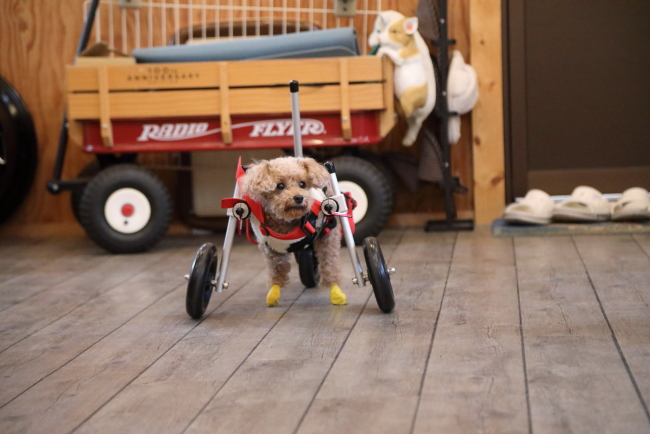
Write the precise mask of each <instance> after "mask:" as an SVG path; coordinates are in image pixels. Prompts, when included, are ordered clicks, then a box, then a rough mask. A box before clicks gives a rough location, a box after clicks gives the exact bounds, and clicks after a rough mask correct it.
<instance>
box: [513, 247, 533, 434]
mask: <svg viewBox="0 0 650 434" xmlns="http://www.w3.org/2000/svg"><path fill="white" fill-rule="evenodd" d="M512 256H513V258H514V266H515V281H516V283H517V309H518V310H519V339H520V341H521V360H522V363H523V370H524V386H525V388H526V411H527V413H528V432H529V434H533V414H532V410H531V408H530V392H529V389H528V368H527V366H526V347H525V346H524V326H523V321H522V315H521V295H520V291H519V270H518V268H517V248H516V246H515V238H514V237H512Z"/></svg>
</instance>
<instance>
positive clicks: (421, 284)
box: [297, 230, 456, 434]
mask: <svg viewBox="0 0 650 434" xmlns="http://www.w3.org/2000/svg"><path fill="white" fill-rule="evenodd" d="M455 239H456V234H423V233H422V232H421V231H419V230H410V231H408V232H407V233H406V234H405V236H404V238H403V239H402V241H401V243H400V245H399V247H398V248H397V250H396V251H395V253H394V254H393V257H392V260H391V264H390V265H391V266H392V267H395V268H396V269H397V273H396V274H394V275H393V276H392V279H391V280H392V284H393V290H394V291H395V297H396V308H395V311H394V312H393V313H391V314H389V315H386V314H382V313H381V312H380V311H379V309H378V308H377V306H376V305H374V303H372V300H371V302H370V303H369V304H368V306H366V308H365V310H364V311H363V313H362V315H361V316H360V318H359V321H358V323H357V325H356V326H355V327H354V330H353V331H352V333H351V334H350V337H349V338H348V340H347V342H346V344H345V347H344V348H343V349H342V351H341V353H340V355H339V357H338V359H337V360H336V363H335V364H334V366H333V367H332V370H331V371H330V372H329V374H328V376H327V378H326V379H325V382H324V383H323V385H322V387H321V388H320V390H319V393H318V395H316V397H315V399H314V402H313V404H312V405H311V408H310V409H309V411H308V413H307V414H306V416H305V418H304V421H303V423H302V424H301V426H300V427H299V429H298V431H297V432H298V433H301V434H302V433H321V432H330V433H341V432H359V433H361V432H368V433H382V432H383V433H402V432H409V430H410V429H411V425H412V423H413V416H414V414H415V409H416V406H417V401H418V395H419V392H420V384H421V381H422V376H423V374H424V369H425V366H426V361H427V356H428V353H429V342H430V337H431V333H432V331H433V328H434V324H435V319H436V317H437V315H438V309H439V308H440V300H441V298H442V293H443V290H444V287H445V283H446V281H447V275H448V273H449V268H450V263H451V256H452V251H453V246H454V243H455ZM369 409H372V411H369Z"/></svg>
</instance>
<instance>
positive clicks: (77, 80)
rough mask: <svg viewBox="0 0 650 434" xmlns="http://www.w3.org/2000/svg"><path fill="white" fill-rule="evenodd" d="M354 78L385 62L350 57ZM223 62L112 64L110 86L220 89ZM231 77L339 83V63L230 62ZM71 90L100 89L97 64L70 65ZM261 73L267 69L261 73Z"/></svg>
mask: <svg viewBox="0 0 650 434" xmlns="http://www.w3.org/2000/svg"><path fill="white" fill-rule="evenodd" d="M345 59H349V62H350V81H351V82H353V83H355V82H372V81H376V82H379V81H382V80H383V75H382V66H381V60H380V59H378V58H376V57H375V56H365V57H350V58H345ZM219 63H221V62H201V63H162V64H156V63H151V64H140V65H132V66H108V75H109V88H110V90H111V91H116V90H137V89H192V88H194V89H206V88H217V87H219V86H220V81H219V74H220V73H219ZM226 63H227V65H228V72H229V75H230V77H231V79H230V86H232V87H245V86H275V85H282V84H284V85H288V83H289V81H290V80H298V81H299V82H300V84H317V83H337V82H338V81H339V64H338V59H337V58H327V59H309V61H308V62H306V61H305V60H304V59H275V60H250V61H233V62H226ZM66 71H67V76H68V92H89V91H95V92H96V91H97V90H98V88H99V83H98V81H97V72H96V67H88V66H68V67H67V68H66ZM260 71H264V73H263V74H260Z"/></svg>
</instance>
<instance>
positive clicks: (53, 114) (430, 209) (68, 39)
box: [0, 0, 473, 231]
mask: <svg viewBox="0 0 650 434" xmlns="http://www.w3.org/2000/svg"><path fill="white" fill-rule="evenodd" d="M82 3H83V0H58V1H43V0H40V1H39V0H2V1H0V74H2V75H3V76H4V77H5V78H6V79H7V80H8V81H9V82H10V83H12V85H13V86H14V87H15V88H16V89H17V90H18V92H19V93H20V94H21V96H22V97H23V99H24V100H25V102H26V104H27V106H28V107H29V109H30V111H31V113H32V116H33V117H34V122H35V125H36V132H37V135H38V142H39V163H38V170H37V175H36V179H35V183H34V186H33V187H32V190H31V192H30V194H29V196H28V198H27V200H26V201H25V202H24V203H23V205H22V206H21V207H20V209H19V210H18V211H17V212H16V213H15V215H13V216H12V217H11V218H10V219H9V221H8V222H7V223H6V224H5V226H18V225H24V224H44V223H67V224H71V225H72V226H74V218H73V216H72V212H71V210H70V205H69V193H63V194H61V195H59V196H51V195H50V194H48V193H47V192H46V191H45V184H46V183H47V181H48V180H49V179H50V177H51V173H52V168H53V165H54V159H55V155H56V146H57V138H58V134H59V127H60V120H61V117H62V115H63V110H64V80H65V75H64V67H65V65H66V64H70V63H72V61H73V58H74V51H75V49H76V45H77V42H78V39H79V35H80V33H81V29H82V24H83V14H82ZM308 3H309V2H308V1H305V4H308ZM357 3H358V4H360V3H361V4H363V2H361V1H360V2H357ZM370 3H371V4H374V0H370ZM469 3H470V0H457V1H453V2H450V16H449V24H450V35H451V36H452V37H454V38H456V39H457V40H458V45H457V46H456V48H457V49H459V50H460V51H461V52H462V53H463V55H464V56H465V58H466V59H467V60H468V61H470V60H471V59H470V56H469V54H470V53H469V40H470V37H469V35H470V31H469ZM416 6H417V0H399V1H398V0H384V9H394V10H398V11H400V12H401V13H403V14H405V15H413V14H414V13H415V9H416ZM170 13H172V12H170ZM301 18H302V19H303V20H308V19H309V14H307V13H305V14H303V16H302V17H301ZM106 19H108V18H107V16H105V17H103V19H102V21H104V20H106ZM193 19H194V20H197V18H196V17H193ZM113 20H114V22H115V23H116V24H118V23H120V22H121V17H120V15H119V14H114V16H113ZM332 24H333V23H330V24H329V25H330V26H331V25H332ZM127 25H128V27H129V28H133V26H135V23H134V22H133V20H131V19H129V20H127ZM140 25H141V26H142V27H141V28H142V29H144V28H145V26H146V25H147V24H146V20H145V19H144V15H143V16H142V17H141V23H140ZM157 25H159V24H156V22H155V21H154V26H157ZM355 25H358V26H359V27H360V29H359V30H360V31H361V30H362V29H363V26H362V23H361V22H359V20H357V21H355ZM369 26H371V24H370V25H369ZM103 29H104V30H105V29H106V27H105V23H104V27H103ZM370 30H371V29H370V28H368V29H367V31H370ZM103 33H104V32H102V34H103ZM167 33H168V34H169V35H170V36H171V34H172V33H173V30H170V29H168V32H167ZM146 39H147V38H146V37H142V38H141V39H140V43H141V44H142V45H146V44H147V41H146ZM94 40H95V38H94V35H93V37H92V38H91V42H92V41H94ZM115 44H116V46H117V47H118V48H121V47H122V41H121V39H120V37H119V35H117V34H115ZM129 44H130V43H127V49H130V48H132V47H131V46H130V45H129ZM157 44H159V42H158V43H157ZM402 128H403V127H402ZM462 128H463V129H462V137H461V140H460V143H458V144H457V145H455V146H454V148H453V150H452V158H453V172H454V175H455V176H459V177H460V179H461V182H462V183H463V185H465V186H467V187H469V188H470V194H468V195H467V196H457V197H456V203H457V206H458V209H459V212H460V215H461V216H463V217H468V216H471V215H472V209H473V199H472V179H473V175H472V157H471V153H472V149H471V148H472V146H471V140H470V138H471V135H472V132H471V126H470V117H469V116H464V117H463V127H462ZM402 131H403V129H402ZM400 137H401V132H400V129H399V128H398V129H396V130H395V131H394V132H393V133H392V134H391V137H390V138H389V140H387V141H386V142H385V143H382V144H381V145H378V146H377V147H376V149H377V150H397V151H404V152H417V150H416V149H404V148H403V147H402V145H401V144H400ZM92 158H93V157H92V156H89V155H85V154H82V153H81V152H80V150H79V148H78V147H77V146H76V145H75V144H74V143H71V144H70V146H69V149H68V155H67V159H66V162H65V170H64V177H66V178H68V177H73V176H74V175H75V174H76V173H78V172H79V170H81V168H83V166H84V165H85V164H87V163H88V162H90V161H92ZM151 159H152V160H155V159H159V158H158V157H156V158H153V157H152V158H151ZM443 209H444V202H443V197H442V192H441V191H440V190H439V189H437V188H436V187H434V186H432V185H425V186H423V187H421V188H420V190H419V191H418V192H417V193H415V194H411V193H409V192H408V191H406V189H405V188H401V189H400V198H399V203H398V206H397V213H396V215H395V216H394V218H393V220H392V222H393V223H394V224H417V225H419V224H422V223H423V222H424V221H425V220H426V219H427V218H431V216H432V215H433V214H432V213H438V216H439V217H440V216H441V215H440V214H439V213H440V212H441V211H442V210H443ZM75 227H76V226H75ZM5 231H6V229H5Z"/></svg>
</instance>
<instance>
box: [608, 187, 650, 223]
mask: <svg viewBox="0 0 650 434" xmlns="http://www.w3.org/2000/svg"><path fill="white" fill-rule="evenodd" d="M612 220H614V221H640V220H650V198H648V191H647V190H646V189H645V188H641V187H632V188H628V189H627V190H625V191H624V192H623V195H622V196H621V198H620V199H619V200H617V201H616V203H615V204H614V207H613V208H612Z"/></svg>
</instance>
